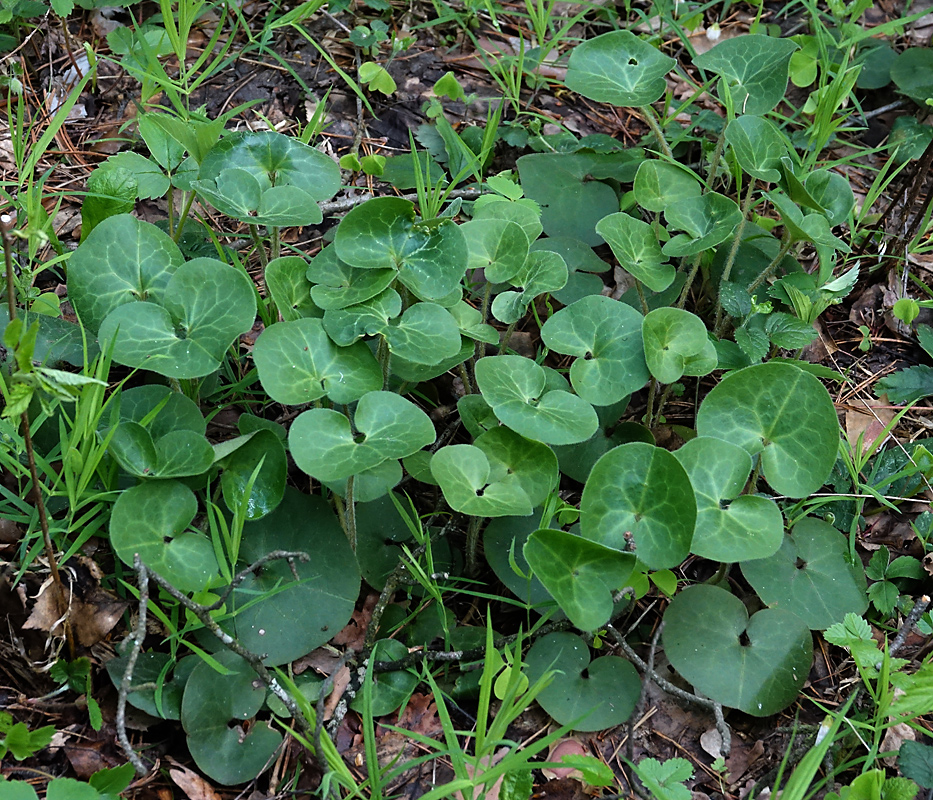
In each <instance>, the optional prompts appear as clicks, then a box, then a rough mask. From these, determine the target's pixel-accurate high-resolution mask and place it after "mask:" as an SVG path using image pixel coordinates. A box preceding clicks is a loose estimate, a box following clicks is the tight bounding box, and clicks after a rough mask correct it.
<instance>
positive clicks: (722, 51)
mask: <svg viewBox="0 0 933 800" xmlns="http://www.w3.org/2000/svg"><path fill="white" fill-rule="evenodd" d="M797 49H798V45H797V44H796V43H794V42H792V41H791V40H790V39H776V38H774V37H772V36H761V35H758V34H748V35H745V36H736V37H734V38H732V39H725V40H724V41H722V42H720V43H719V44H717V45H716V46H715V47H714V48H713V49H712V50H709V51H707V52H706V53H703V54H702V55H699V56H697V57H696V58H695V59H693V63H694V64H695V65H696V66H698V67H699V68H700V69H707V70H709V71H710V72H715V73H716V74H717V75H719V77H720V78H721V79H722V81H723V82H724V83H725V86H727V87H728V92H729V94H730V96H731V97H732V103H733V108H734V110H735V113H736V114H755V115H761V114H767V113H768V112H769V111H770V110H771V109H772V108H774V107H775V106H776V105H777V104H778V103H779V102H780V101H781V99H782V98H783V97H784V92H785V90H786V89H787V68H788V64H789V63H790V57H791V54H792V53H793V52H794V51H795V50H797ZM725 92H726V89H725V88H724V87H722V86H720V90H719V93H720V96H721V97H724V96H725Z"/></svg>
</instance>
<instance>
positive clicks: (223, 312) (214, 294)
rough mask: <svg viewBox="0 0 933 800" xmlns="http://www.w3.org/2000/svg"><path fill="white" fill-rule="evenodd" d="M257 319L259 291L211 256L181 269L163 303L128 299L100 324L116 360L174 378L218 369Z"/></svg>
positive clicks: (195, 260) (191, 262) (185, 264)
mask: <svg viewBox="0 0 933 800" xmlns="http://www.w3.org/2000/svg"><path fill="white" fill-rule="evenodd" d="M255 319H256V293H255V290H254V288H253V285H252V283H251V282H250V280H249V278H248V277H247V276H246V274H245V273H244V272H242V271H241V270H238V269H236V268H234V267H230V266H227V265H226V264H224V263H223V262H222V261H217V260H216V259H213V258H196V259H194V260H193V261H188V262H186V263H184V264H182V265H181V266H180V267H178V269H177V270H175V272H174V273H173V274H172V276H171V278H170V279H169V281H168V284H167V285H166V287H165V291H164V294H163V295H162V297H161V298H160V301H159V304H156V303H155V302H137V303H125V304H123V305H121V306H118V307H117V308H115V309H114V310H113V311H111V312H110V313H109V314H108V315H107V318H106V319H105V320H104V321H103V323H101V326H100V333H99V336H100V339H101V341H109V340H110V339H114V340H115V343H114V348H113V358H114V361H117V362H119V363H121V364H126V365H127V366H130V367H143V368H145V369H148V370H152V371H153V372H158V373H159V374H160V375H166V376H168V377H171V378H200V377H203V376H204V375H208V374H210V373H211V372H213V371H214V370H216V369H218V367H220V362H221V361H223V358H224V355H225V354H226V351H227V348H228V347H229V346H230V344H231V343H232V342H233V340H234V339H236V337H237V336H239V335H240V334H241V333H245V332H246V331H248V330H249V329H250V328H251V327H252V326H253V322H255Z"/></svg>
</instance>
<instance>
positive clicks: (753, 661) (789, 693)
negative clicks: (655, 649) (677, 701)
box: [663, 585, 813, 717]
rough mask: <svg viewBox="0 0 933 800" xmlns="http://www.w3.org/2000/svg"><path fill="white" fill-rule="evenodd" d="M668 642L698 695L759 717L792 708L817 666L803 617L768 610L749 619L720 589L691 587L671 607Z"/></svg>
mask: <svg viewBox="0 0 933 800" xmlns="http://www.w3.org/2000/svg"><path fill="white" fill-rule="evenodd" d="M663 641H664V652H665V653H666V654H667V657H668V658H669V659H670V662H671V664H672V665H673V666H674V669H676V670H677V671H678V672H679V673H680V674H681V675H683V676H684V677H685V678H686V679H687V680H688V681H690V683H692V684H693V685H694V687H695V688H696V689H697V690H698V691H700V692H703V694H705V695H707V696H708V697H710V698H711V699H713V700H715V701H716V702H719V703H722V704H723V705H724V706H730V707H732V708H738V709H741V710H742V711H744V712H745V713H746V714H751V715H752V716H754V717H767V716H770V715H771V714H776V713H777V712H778V711H781V710H782V709H784V708H787V706H789V705H790V704H791V703H793V702H794V700H796V699H797V694H798V692H799V691H800V689H801V688H802V687H803V684H804V681H805V680H806V679H807V674H808V673H809V672H810V662H811V661H812V660H813V640H812V638H811V635H810V631H809V630H808V628H807V626H806V625H804V623H803V622H801V621H800V619H799V618H798V617H796V616H794V615H793V614H791V613H789V612H787V611H781V610H779V609H774V608H766V609H764V610H763V611H759V612H758V613H757V614H754V615H753V616H752V617H751V619H749V616H748V611H746V609H745V605H744V604H743V603H742V601H741V600H739V598H737V597H735V596H734V595H731V594H729V592H727V591H726V590H725V589H720V588H718V587H715V586H707V585H699V586H693V587H691V588H689V589H685V590H684V591H682V592H681V593H680V594H678V595H677V596H676V597H675V598H674V599H673V600H672V601H671V604H670V605H669V606H668V607H667V611H666V612H665V613H664V640H663Z"/></svg>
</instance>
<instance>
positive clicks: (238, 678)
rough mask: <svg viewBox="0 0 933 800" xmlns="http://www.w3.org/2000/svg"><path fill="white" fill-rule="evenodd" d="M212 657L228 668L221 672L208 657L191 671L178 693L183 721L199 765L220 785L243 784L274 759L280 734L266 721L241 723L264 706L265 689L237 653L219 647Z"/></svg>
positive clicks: (190, 749)
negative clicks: (182, 690) (183, 686)
mask: <svg viewBox="0 0 933 800" xmlns="http://www.w3.org/2000/svg"><path fill="white" fill-rule="evenodd" d="M213 657H214V659H216V660H217V662H218V663H219V664H220V665H221V666H222V667H223V668H224V669H225V670H227V672H226V674H219V673H218V672H217V671H216V670H215V669H214V667H213V666H212V665H211V664H209V663H208V662H207V661H202V662H200V663H199V664H198V665H197V666H196V667H195V668H194V669H193V670H192V672H191V675H190V676H189V678H188V682H187V683H186V684H185V694H184V697H183V698H182V703H181V724H182V725H183V726H184V728H185V733H186V734H187V738H188V751H189V752H190V753H191V757H192V758H193V759H194V761H195V763H196V764H197V765H198V768H199V769H201V770H203V771H204V773H205V774H206V775H208V776H210V777H211V778H213V779H214V780H215V781H218V782H220V783H223V784H236V783H243V782H244V781H249V780H252V779H253V778H255V777H257V776H258V775H259V774H260V773H261V772H262V771H263V770H265V769H266V768H267V767H268V766H269V765H270V764H271V763H272V756H273V754H274V753H275V751H276V749H277V748H278V747H279V745H280V744H281V743H282V734H281V733H279V732H278V731H274V730H272V728H271V727H270V726H269V724H268V723H266V722H255V723H254V724H249V725H247V726H242V727H241V726H240V724H239V723H243V722H247V721H251V720H252V719H253V717H255V715H256V713H257V712H258V711H259V709H260V708H262V706H263V703H264V702H265V698H266V688H265V687H264V686H263V685H262V684H261V683H259V684H258V685H257V683H258V682H257V680H256V673H255V672H253V670H252V669H251V668H250V666H249V664H247V663H246V661H244V660H243V659H242V658H240V657H239V656H238V655H237V654H236V653H233V652H231V651H229V650H223V651H221V652H219V653H216V654H215V655H214V656H213Z"/></svg>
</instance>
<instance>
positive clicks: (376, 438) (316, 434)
mask: <svg viewBox="0 0 933 800" xmlns="http://www.w3.org/2000/svg"><path fill="white" fill-rule="evenodd" d="M353 422H354V426H355V428H356V430H357V431H358V432H359V433H358V434H356V435H354V432H353V430H352V429H351V427H350V420H349V419H347V417H346V416H344V415H343V414H341V413H340V412H339V411H334V410H332V409H329V408H312V409H309V410H308V411H305V412H303V413H302V414H300V415H299V416H298V418H297V419H296V420H295V421H294V422H293V423H292V427H291V430H290V431H289V433H288V444H289V449H290V450H291V453H292V457H293V458H294V459H295V464H296V465H297V466H298V468H299V469H301V470H302V471H303V472H306V473H307V474H308V475H311V476H312V477H314V478H317V479H318V480H322V481H339V480H342V479H344V478H348V477H349V476H350V475H353V474H355V473H357V472H362V471H363V470H367V469H371V468H373V467H376V466H378V465H379V464H381V463H382V462H383V461H386V460H388V459H390V458H393V459H398V458H404V457H405V456H407V455H410V454H411V453H414V452H415V451H416V450H420V449H421V448H422V447H425V446H426V445H429V444H431V442H433V441H434V438H435V432H434V424H433V423H432V422H431V420H430V418H429V417H428V415H427V414H425V413H424V412H423V411H422V410H421V409H420V408H418V406H416V405H415V404H414V403H412V402H411V401H410V400H406V399H405V398H404V397H401V396H400V395H397V394H395V393H394V392H383V391H377V392H369V393H368V394H365V395H363V397H362V398H361V399H360V401H359V403H358V405H357V407H356V413H355V414H354V417H353Z"/></svg>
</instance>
